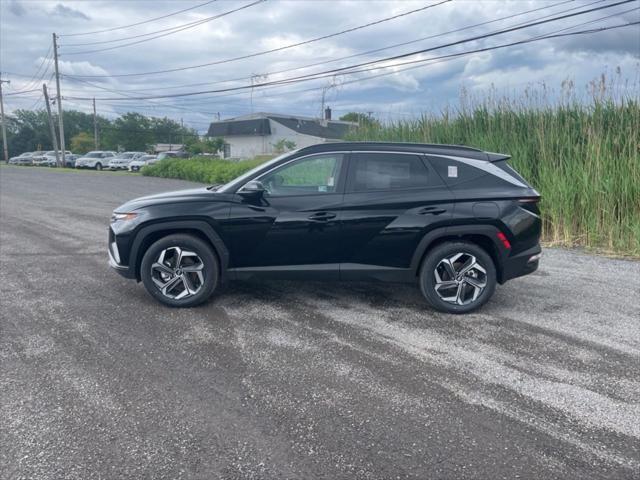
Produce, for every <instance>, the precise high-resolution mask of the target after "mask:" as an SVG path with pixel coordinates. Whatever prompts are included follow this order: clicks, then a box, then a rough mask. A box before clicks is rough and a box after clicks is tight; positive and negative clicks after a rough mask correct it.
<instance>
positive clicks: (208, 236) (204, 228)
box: [129, 220, 229, 282]
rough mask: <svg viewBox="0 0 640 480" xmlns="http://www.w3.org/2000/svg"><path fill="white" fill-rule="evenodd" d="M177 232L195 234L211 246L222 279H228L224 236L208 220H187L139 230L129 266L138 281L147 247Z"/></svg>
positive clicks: (149, 226) (227, 251) (132, 247)
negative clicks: (221, 236)
mask: <svg viewBox="0 0 640 480" xmlns="http://www.w3.org/2000/svg"><path fill="white" fill-rule="evenodd" d="M176 233H184V234H188V235H193V236H195V237H197V238H199V239H201V240H203V241H204V242H206V243H207V244H208V245H209V246H211V248H212V250H213V253H214V254H215V255H216V257H217V258H218V264H219V267H220V271H219V272H218V273H219V274H220V280H221V281H222V282H224V281H225V280H226V271H227V266H228V265H229V250H228V249H227V247H226V245H225V244H224V242H223V241H222V238H220V235H218V233H217V232H216V231H215V230H214V229H213V227H212V226H211V225H210V224H209V223H207V222H206V221H204V220H187V221H173V222H166V223H158V224H153V225H148V226H145V227H142V228H141V229H140V231H138V233H137V234H136V236H135V238H134V240H133V244H132V246H131V254H130V258H129V268H131V269H132V271H133V272H135V278H136V280H137V281H140V265H141V264H142V257H143V256H144V253H145V252H146V251H147V249H148V248H149V247H150V246H151V245H152V244H153V243H154V242H156V241H157V240H160V239H161V238H164V237H166V236H167V235H173V234H176Z"/></svg>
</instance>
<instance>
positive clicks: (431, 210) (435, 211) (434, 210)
mask: <svg viewBox="0 0 640 480" xmlns="http://www.w3.org/2000/svg"><path fill="white" fill-rule="evenodd" d="M444 212H446V210H445V209H444V208H440V207H424V208H421V209H420V210H418V215H440V214H441V213H444Z"/></svg>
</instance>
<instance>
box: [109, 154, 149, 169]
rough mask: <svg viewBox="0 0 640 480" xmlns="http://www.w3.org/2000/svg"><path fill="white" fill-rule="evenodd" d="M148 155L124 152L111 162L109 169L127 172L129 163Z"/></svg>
mask: <svg viewBox="0 0 640 480" xmlns="http://www.w3.org/2000/svg"><path fill="white" fill-rule="evenodd" d="M144 155H146V154H145V153H144V152H123V153H119V154H118V155H116V156H115V157H113V158H112V159H111V160H110V161H109V169H111V170H127V169H128V168H129V163H131V161H133V160H135V159H136V158H139V157H142V156H144Z"/></svg>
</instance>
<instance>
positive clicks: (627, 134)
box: [351, 95, 640, 256]
mask: <svg viewBox="0 0 640 480" xmlns="http://www.w3.org/2000/svg"><path fill="white" fill-rule="evenodd" d="M351 139H352V140H368V141H375V140H377V141H396V142H419V143H449V144H459V145H469V146H474V147H478V148H481V149H483V150H486V151H490V152H500V153H507V154H510V155H512V159H511V160H510V164H511V165H512V166H513V167H514V168H515V169H516V170H518V171H519V172H520V173H521V174H522V175H523V176H524V178H526V179H527V180H528V181H529V182H530V183H531V184H532V185H533V186H534V187H535V188H536V189H537V190H538V191H539V192H540V193H541V195H542V202H541V205H540V207H541V210H542V214H543V240H544V241H545V243H548V244H551V245H556V246H570V247H574V246H582V247H587V248H591V249H595V250H598V251H605V252H608V253H617V254H625V255H633V256H640V103H639V102H638V99H637V98H636V99H632V98H613V97H612V96H607V98H603V96H602V95H595V96H593V97H592V98H591V100H590V101H588V102H584V101H582V102H578V101H575V100H572V101H567V100H566V99H565V100H563V101H560V102H558V103H555V104H546V103H545V102H543V103H542V104H541V102H540V101H539V99H536V101H535V102H530V101H513V100H509V99H502V100H501V101H495V99H486V100H483V101H480V102H476V103H475V104H473V105H471V106H469V105H467V106H466V107H465V108H462V110H461V111H460V112H456V113H455V114H454V115H448V114H446V113H445V114H444V115H442V116H439V117H429V116H423V117H421V118H417V119H413V120H406V121H397V122H390V123H387V124H384V125H370V126H365V127H364V128H361V129H360V130H359V131H357V132H355V133H353V134H351Z"/></svg>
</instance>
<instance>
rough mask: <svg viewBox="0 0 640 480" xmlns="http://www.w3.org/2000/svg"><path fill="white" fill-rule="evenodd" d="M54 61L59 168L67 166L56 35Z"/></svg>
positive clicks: (54, 36)
mask: <svg viewBox="0 0 640 480" xmlns="http://www.w3.org/2000/svg"><path fill="white" fill-rule="evenodd" d="M53 60H54V66H55V70H56V93H57V95H56V99H57V103H58V126H59V128H60V152H61V155H62V165H59V166H61V167H64V165H65V159H64V150H65V144H64V120H63V118H62V95H61V94H60V72H59V70H58V42H57V37H56V34H55V33H54V34H53Z"/></svg>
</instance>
